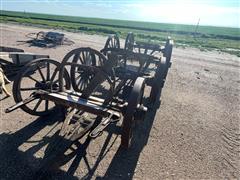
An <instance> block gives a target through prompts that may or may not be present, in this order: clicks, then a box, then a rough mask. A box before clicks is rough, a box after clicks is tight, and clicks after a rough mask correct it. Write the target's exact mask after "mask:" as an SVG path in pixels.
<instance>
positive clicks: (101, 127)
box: [89, 113, 121, 138]
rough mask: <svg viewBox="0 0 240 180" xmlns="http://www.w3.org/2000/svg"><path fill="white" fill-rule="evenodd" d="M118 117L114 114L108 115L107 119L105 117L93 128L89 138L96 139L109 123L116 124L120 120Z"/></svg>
mask: <svg viewBox="0 0 240 180" xmlns="http://www.w3.org/2000/svg"><path fill="white" fill-rule="evenodd" d="M120 119H121V118H120V116H119V115H116V114H113V113H112V114H110V115H109V116H108V117H105V118H104V119H103V120H102V121H101V122H100V124H99V125H98V126H97V127H95V128H94V129H93V130H92V131H91V132H90V134H89V136H90V137H91V138H96V137H98V136H101V135H102V133H103V130H104V129H105V128H106V127H107V126H108V125H109V124H111V123H114V122H118V121H119V120H120Z"/></svg>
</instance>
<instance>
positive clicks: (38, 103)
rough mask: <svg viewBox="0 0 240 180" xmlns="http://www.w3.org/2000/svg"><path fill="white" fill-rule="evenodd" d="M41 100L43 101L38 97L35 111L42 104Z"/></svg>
mask: <svg viewBox="0 0 240 180" xmlns="http://www.w3.org/2000/svg"><path fill="white" fill-rule="evenodd" d="M41 102H42V99H38V102H37V104H36V105H35V107H34V108H33V111H36V110H37V108H38V107H39V106H40V104H41Z"/></svg>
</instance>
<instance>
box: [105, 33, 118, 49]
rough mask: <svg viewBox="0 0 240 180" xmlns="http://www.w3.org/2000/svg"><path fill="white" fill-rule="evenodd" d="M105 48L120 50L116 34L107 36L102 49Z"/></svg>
mask: <svg viewBox="0 0 240 180" xmlns="http://www.w3.org/2000/svg"><path fill="white" fill-rule="evenodd" d="M106 48H120V41H119V38H118V36H117V35H116V34H113V35H109V36H108V39H107V41H106V43H105V46H104V49H106Z"/></svg>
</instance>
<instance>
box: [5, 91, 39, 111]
mask: <svg viewBox="0 0 240 180" xmlns="http://www.w3.org/2000/svg"><path fill="white" fill-rule="evenodd" d="M38 98H39V96H38V94H37V93H36V92H35V93H32V94H31V95H30V96H29V97H28V98H27V99H24V100H22V101H20V102H18V103H17V104H15V105H13V106H10V107H9V108H7V109H6V110H5V113H10V112H12V111H14V110H16V109H18V108H20V107H21V106H23V105H26V104H28V103H30V102H32V101H34V100H35V99H38Z"/></svg>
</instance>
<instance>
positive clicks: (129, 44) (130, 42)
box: [124, 32, 134, 51]
mask: <svg viewBox="0 0 240 180" xmlns="http://www.w3.org/2000/svg"><path fill="white" fill-rule="evenodd" d="M133 46H134V35H133V33H131V32H130V33H128V35H127V37H126V40H125V46H124V49H125V50H128V51H133Z"/></svg>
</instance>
